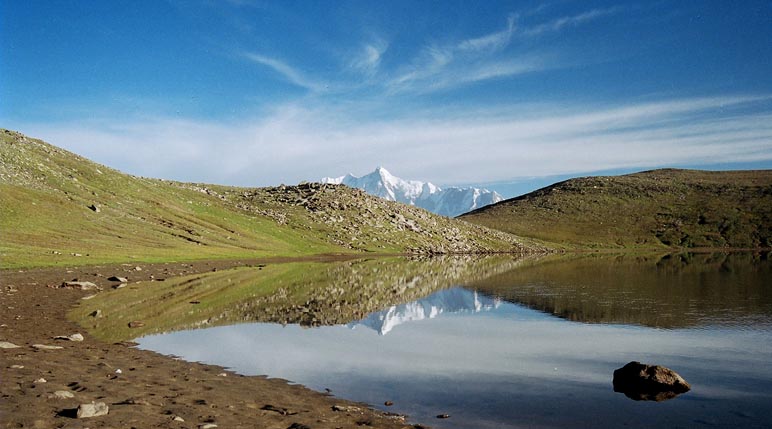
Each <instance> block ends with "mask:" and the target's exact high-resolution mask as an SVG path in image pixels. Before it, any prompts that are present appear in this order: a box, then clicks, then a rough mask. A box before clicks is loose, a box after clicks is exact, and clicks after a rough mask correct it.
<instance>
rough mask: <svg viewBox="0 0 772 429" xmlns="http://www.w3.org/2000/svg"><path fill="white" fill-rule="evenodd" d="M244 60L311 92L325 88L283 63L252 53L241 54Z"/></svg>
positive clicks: (322, 84)
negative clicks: (273, 72) (263, 67)
mask: <svg viewBox="0 0 772 429" xmlns="http://www.w3.org/2000/svg"><path fill="white" fill-rule="evenodd" d="M243 56H244V58H246V59H248V60H250V61H253V62H256V63H258V64H261V65H264V66H266V67H269V68H271V69H273V70H274V71H275V72H277V73H279V74H280V75H281V76H282V77H283V78H284V79H286V80H287V81H288V82H290V83H292V84H295V85H297V86H300V87H303V88H306V89H310V90H312V91H322V90H324V89H325V87H326V86H327V85H326V84H325V83H324V82H321V81H318V80H315V79H313V78H310V77H308V76H306V75H305V74H303V73H301V72H300V71H298V70H296V69H295V68H293V67H291V66H290V65H288V64H287V63H285V62H284V61H281V60H279V59H276V58H271V57H267V56H265V55H260V54H256V53H253V52H245V53H243Z"/></svg>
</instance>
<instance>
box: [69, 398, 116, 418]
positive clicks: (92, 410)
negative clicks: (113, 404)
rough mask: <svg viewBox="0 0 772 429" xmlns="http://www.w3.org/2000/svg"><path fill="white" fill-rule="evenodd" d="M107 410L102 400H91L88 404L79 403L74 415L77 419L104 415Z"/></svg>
mask: <svg viewBox="0 0 772 429" xmlns="http://www.w3.org/2000/svg"><path fill="white" fill-rule="evenodd" d="M108 412H109V409H108V407H107V404H105V403H104V402H92V403H90V404H80V405H79V406H78V412H77V414H76V416H77V417H78V418H79V419H85V418H89V417H99V416H105V415H107V413H108Z"/></svg>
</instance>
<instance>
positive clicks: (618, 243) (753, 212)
mask: <svg viewBox="0 0 772 429" xmlns="http://www.w3.org/2000/svg"><path fill="white" fill-rule="evenodd" d="M460 219H463V220H466V221H468V222H472V223H476V224H479V225H485V226H488V227H490V228H495V229H499V230H501V231H506V232H509V233H512V234H516V235H522V236H524V237H531V238H536V239H540V240H545V241H549V242H553V243H559V244H560V245H562V246H565V247H591V248H665V247H683V248H699V247H711V248H716V247H720V248H725V247H734V248H760V247H772V170H761V171H721V172H717V171H695V170H674V169H665V170H654V171H645V172H641V173H636V174H629V175H624V176H610V177H584V178H577V179H571V180H567V181H564V182H560V183H556V184H554V185H551V186H548V187H546V188H542V189H539V190H537V191H535V192H532V193H530V194H526V195H523V196H521V197H517V198H513V199H510V200H506V201H502V202H500V203H498V204H495V205H492V206H488V207H484V208H482V209H479V210H476V211H473V212H471V213H468V214H465V215H462V216H461V217H460Z"/></svg>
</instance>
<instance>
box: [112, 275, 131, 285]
mask: <svg viewBox="0 0 772 429" xmlns="http://www.w3.org/2000/svg"><path fill="white" fill-rule="evenodd" d="M107 280H109V281H111V282H121V283H127V282H128V281H129V279H127V278H126V277H118V276H112V277H109V278H108V279H107Z"/></svg>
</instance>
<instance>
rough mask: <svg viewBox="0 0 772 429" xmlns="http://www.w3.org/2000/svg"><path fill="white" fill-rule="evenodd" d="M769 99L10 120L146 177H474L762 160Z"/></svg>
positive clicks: (768, 148) (770, 141) (250, 181)
mask: <svg viewBox="0 0 772 429" xmlns="http://www.w3.org/2000/svg"><path fill="white" fill-rule="evenodd" d="M771 103H772V97H770V96H768V97H743V96H736V97H714V98H697V99H678V100H664V101H658V102H651V103H636V104H629V105H616V106H604V107H599V108H595V109H588V108H587V107H586V106H584V107H579V106H577V107H575V108H569V109H566V108H565V107H560V108H559V107H558V106H543V107H541V108H539V109H538V110H534V109H533V108H532V107H530V106H523V107H522V108H521V109H514V110H513V109H512V108H509V109H507V110H506V111H494V110H490V109H485V110H465V115H458V114H450V113H449V114H445V115H444V116H442V115H441V116H437V115H434V116H423V117H416V116H415V115H411V116H409V117H408V116H406V117H397V118H392V119H382V120H368V119H367V118H363V117H359V116H356V115H355V114H352V113H351V112H352V111H356V109H351V108H350V106H347V108H346V109H345V110H341V109H336V108H334V107H332V106H330V105H316V106H308V105H305V106H299V105H287V106H284V107H282V108H279V109H277V110H276V111H275V112H274V113H273V114H271V115H268V116H266V117H263V118H261V119H258V120H252V121H240V122H236V123H217V122H205V121H204V122H202V121H200V120H193V119H190V120H182V119H146V118H140V119H137V120H134V121H131V120H124V119H121V120H115V121H112V122H110V121H100V122H98V123H96V122H94V123H87V122H82V123H77V124H59V125H57V124H22V125H21V126H20V127H19V129H20V130H21V131H23V132H26V133H29V134H31V135H33V136H36V137H41V138H45V139H46V140H48V141H49V142H51V143H53V144H57V145H61V146H64V147H65V148H67V149H70V150H73V151H75V152H77V153H80V154H83V155H85V156H88V157H90V158H92V159H95V160H97V161H98V162H102V163H105V164H107V165H109V166H112V167H116V168H118V169H121V170H124V171H127V172H130V173H133V174H138V175H145V176H152V177H159V176H160V177H165V178H174V179H180V180H188V181H206V182H215V183H225V184H240V185H272V184H278V183H282V182H283V183H295V182H298V181H301V180H314V179H318V178H320V177H324V176H329V175H334V174H339V173H340V172H341V171H352V172H362V173H364V172H366V171H369V170H370V169H372V168H373V167H374V166H376V165H385V166H389V167H393V168H395V169H398V171H400V173H401V174H403V175H405V176H407V177H415V178H420V179H427V180H433V181H436V182H439V183H448V184H450V183H479V182H493V181H503V180H508V179H511V178H514V177H523V176H534V177H539V176H549V175H556V174H571V173H581V172H588V171H598V170H608V169H614V168H634V167H641V168H643V167H651V166H658V165H673V164H688V165H699V164H709V163H715V161H716V160H717V159H720V160H721V161H722V162H746V161H770V160H772V105H770V104H771ZM559 109H560V110H559ZM225 147H227V148H228V150H223V148H225ZM440 154H441V156H440ZM213 165H217V166H218V168H211V167H212V166H213Z"/></svg>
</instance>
